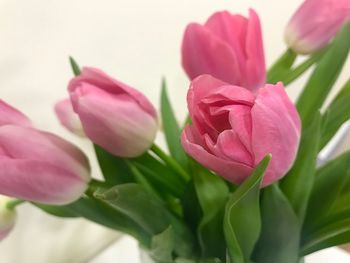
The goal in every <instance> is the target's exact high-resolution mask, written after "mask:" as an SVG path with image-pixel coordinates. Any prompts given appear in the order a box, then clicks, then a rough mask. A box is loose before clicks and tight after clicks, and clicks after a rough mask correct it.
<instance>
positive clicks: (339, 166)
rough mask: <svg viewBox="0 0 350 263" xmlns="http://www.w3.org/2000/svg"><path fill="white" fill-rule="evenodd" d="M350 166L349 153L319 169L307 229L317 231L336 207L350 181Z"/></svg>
mask: <svg viewBox="0 0 350 263" xmlns="http://www.w3.org/2000/svg"><path fill="white" fill-rule="evenodd" d="M349 164H350V152H347V153H345V154H342V155H341V156H339V157H337V158H336V159H334V160H331V161H329V162H328V163H327V164H326V165H324V166H323V167H321V168H320V169H318V171H317V173H316V179H315V184H314V187H313V189H312V194H311V196H310V201H309V205H308V209H307V210H308V211H307V216H306V219H305V220H306V221H305V227H306V229H309V230H310V229H315V227H317V225H318V224H319V223H320V222H322V219H324V218H326V217H327V216H328V215H329V213H330V212H331V210H332V207H333V206H334V205H336V202H337V199H338V197H339V195H340V194H341V192H342V190H343V188H344V186H345V183H346V181H347V179H348V178H347V175H348V174H347V173H348V171H349V168H350V167H349ZM325 193H327V194H325Z"/></svg>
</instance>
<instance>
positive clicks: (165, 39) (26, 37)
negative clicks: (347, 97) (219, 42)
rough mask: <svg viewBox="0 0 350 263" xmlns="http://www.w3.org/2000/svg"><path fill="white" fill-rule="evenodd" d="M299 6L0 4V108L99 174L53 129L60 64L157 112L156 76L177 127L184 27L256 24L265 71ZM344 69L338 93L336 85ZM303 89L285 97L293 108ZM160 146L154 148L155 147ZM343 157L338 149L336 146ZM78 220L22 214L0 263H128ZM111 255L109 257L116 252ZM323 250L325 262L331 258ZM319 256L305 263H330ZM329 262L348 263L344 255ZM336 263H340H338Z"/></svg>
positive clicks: (135, 1) (199, 1)
mask: <svg viewBox="0 0 350 263" xmlns="http://www.w3.org/2000/svg"><path fill="white" fill-rule="evenodd" d="M301 2H302V1H301V0H289V1H281V0H265V1H261V0H244V1H242V0H216V1H212V0H191V1H188V0H176V1H175V0H173V1H170V0H167V1H165V0H147V1H142V0H128V1H122V0H99V1H92V0H90V1H88V0H84V1H83V0H70V1H68V0H61V1H54V0H46V1H43V0H26V1H21V0H0V90H1V95H0V96H1V99H4V100H5V101H7V102H9V103H10V104H11V105H13V106H15V107H17V108H19V109H20V110H22V111H23V112H25V113H26V114H27V115H28V116H29V117H30V118H31V119H32V120H33V122H34V123H35V125H36V126H37V127H39V128H41V129H44V130H49V131H53V132H55V133H57V134H59V135H61V136H63V137H65V138H67V139H68V140H70V141H72V142H74V143H76V144H77V145H79V146H81V147H82V148H83V149H84V151H85V152H86V153H87V154H88V155H89V156H90V159H91V162H92V164H93V172H94V174H95V175H96V176H98V175H99V173H100V172H99V171H98V169H97V168H96V161H95V159H94V156H93V154H92V151H91V145H89V143H88V142H87V141H84V140H81V139H77V138H76V137H74V136H73V135H71V134H69V133H68V132H66V131H65V130H64V129H63V128H62V127H60V125H59V123H58V121H57V120H56V118H55V116H54V113H53V110H52V108H53V105H54V103H55V102H56V101H57V100H59V99H61V98H63V97H66V96H67V92H66V87H67V83H68V81H69V79H70V78H71V77H72V73H71V70H70V67H69V64H68V56H69V55H71V56H73V57H74V58H75V59H76V60H77V62H78V63H79V64H80V65H89V66H95V67H99V68H101V69H103V70H104V71H106V72H107V73H109V74H110V75H112V76H114V77H115V78H117V79H120V80H122V81H123V82H125V83H128V84H130V85H131V86H133V87H135V88H137V89H139V90H141V91H142V92H144V93H145V94H146V95H147V97H148V98H149V99H150V100H151V101H152V102H153V103H154V104H155V105H158V99H159V91H160V81H161V77H162V76H165V77H166V79H167V82H168V90H169V94H170V97H171V99H172V101H173V104H174V108H175V109H176V113H177V116H178V118H179V119H182V118H184V116H185V114H186V104H185V96H186V91H187V88H188V85H189V82H188V80H187V78H186V76H185V74H184V72H183V71H182V68H181V64H180V44H181V39H182V33H183V30H184V28H185V26H186V25H187V24H188V23H189V22H194V21H196V22H200V23H203V22H204V21H205V20H206V18H207V17H208V16H209V15H210V14H211V13H213V12H214V11H218V10H222V9H227V10H229V11H231V12H233V13H241V14H245V15H246V14H247V11H248V8H250V7H253V8H254V9H255V10H256V11H257V12H258V14H259V15H260V18H261V22H262V27H263V33H264V43H265V50H266V61H267V64H268V65H270V64H271V63H272V62H273V61H274V60H275V59H276V58H277V57H278V56H279V55H280V54H281V53H282V52H283V51H284V50H285V45H284V42H283V30H284V27H285V25H286V23H287V21H288V19H289V17H290V16H291V14H292V12H293V11H294V10H295V9H296V8H297V7H298V5H300V3H301ZM349 70H350V63H348V64H347V66H346V68H345V70H344V72H343V75H344V76H342V77H341V78H340V81H339V83H338V85H339V84H341V83H342V82H343V81H344V80H345V79H346V73H348V72H349ZM303 80H305V78H304V79H301V80H299V81H296V82H295V84H294V85H292V86H290V87H289V88H288V93H289V94H290V96H291V97H292V98H295V97H296V96H297V94H298V92H299V90H300V88H301V83H303ZM158 140H160V141H161V140H162V138H161V137H160V138H158ZM343 147H345V148H346V147H347V148H348V146H347V145H346V144H344V145H343ZM118 238H119V234H117V233H114V232H110V231H108V230H106V229H104V228H102V227H99V226H96V225H94V224H91V223H88V222H85V221H84V220H69V221H67V220H66V221H62V220H60V219H57V218H54V217H51V216H47V215H45V214H43V213H42V212H41V211H39V210H37V209H36V208H33V207H30V206H28V205H23V206H21V207H20V209H19V217H18V224H17V226H16V228H15V230H14V232H13V233H12V235H11V236H10V237H9V238H8V239H6V240H5V241H3V242H2V243H0V262H1V263H23V262H36V263H41V262H42V263H47V262H50V263H56V262H57V263H66V262H67V263H68V262H74V263H79V262H95V263H97V262H101V263H102V262H103V263H108V262H128V263H131V262H132V263H133V262H138V261H137V260H138V254H137V249H136V244H135V243H134V241H133V240H131V239H127V238H126V239H125V238H124V239H123V240H121V241H120V242H117V243H116V245H114V246H113V249H110V250H109V252H108V253H107V254H106V253H105V254H103V255H101V256H100V257H98V258H96V259H94V260H93V258H94V257H95V255H96V254H99V253H100V251H102V250H104V248H105V247H107V246H108V245H109V244H112V243H114V242H115V240H117V239H118ZM118 248H119V250H118ZM332 252H333V250H331V252H330V253H332ZM324 254H327V253H323V254H322V255H319V256H317V255H316V256H314V258H311V259H310V260H309V261H307V262H330V261H322V260H327V255H328V254H327V255H326V256H325V255H324ZM330 255H331V258H332V259H333V261H336V262H340V263H341V262H350V260H349V258H348V257H347V256H345V254H344V255H343V254H341V253H340V252H339V253H338V258H335V256H334V254H330ZM342 257H344V261H342Z"/></svg>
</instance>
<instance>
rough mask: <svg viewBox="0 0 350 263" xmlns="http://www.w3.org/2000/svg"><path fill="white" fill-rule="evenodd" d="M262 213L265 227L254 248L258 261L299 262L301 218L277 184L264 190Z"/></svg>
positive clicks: (270, 262)
mask: <svg viewBox="0 0 350 263" xmlns="http://www.w3.org/2000/svg"><path fill="white" fill-rule="evenodd" d="M261 213H262V216H261V217H262V227H261V235H260V238H259V241H258V243H257V245H256V248H255V250H254V259H255V262H256V263H281V262H283V263H295V262H298V259H299V241H300V225H299V221H298V218H297V217H296V215H295V213H294V211H293V208H292V207H291V205H290V203H289V202H288V199H287V198H286V197H285V196H284V194H283V193H282V191H281V190H280V189H279V187H278V185H277V184H274V185H271V186H270V187H268V188H266V189H264V190H263V196H262V203H261Z"/></svg>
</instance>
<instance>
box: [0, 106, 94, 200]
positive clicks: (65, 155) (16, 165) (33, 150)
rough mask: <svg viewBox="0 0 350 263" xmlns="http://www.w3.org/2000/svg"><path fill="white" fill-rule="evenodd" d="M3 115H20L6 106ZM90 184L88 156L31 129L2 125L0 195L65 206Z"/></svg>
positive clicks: (0, 131) (50, 135)
mask: <svg viewBox="0 0 350 263" xmlns="http://www.w3.org/2000/svg"><path fill="white" fill-rule="evenodd" d="M4 105H5V104H3V106H4ZM2 114H3V115H5V116H15V115H16V114H18V111H17V110H14V109H13V108H12V107H9V106H5V107H2ZM5 116H2V118H3V119H4V118H5V119H6V117H5ZM23 116H24V115H23ZM9 118H10V117H7V119H9ZM89 180H90V173H89V164H88V161H87V159H86V157H85V155H84V154H83V153H82V152H81V151H80V150H79V149H78V148H76V147H75V146H73V145H72V144H70V143H69V142H67V141H65V140H63V139H61V138H59V137H57V136H56V135H54V134H51V133H48V132H42V131H39V130H36V129H35V128H32V127H25V126H19V125H16V124H5V125H2V124H1V123H0V194H4V195H7V196H11V197H15V198H19V199H24V200H28V201H34V202H39V203H45V204H54V205H63V204H67V203H70V202H73V201H75V200H77V199H78V198H79V197H80V196H81V195H82V194H83V193H84V192H85V190H86V189H87V186H88V182H89Z"/></svg>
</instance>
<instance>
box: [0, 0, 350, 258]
mask: <svg viewBox="0 0 350 263" xmlns="http://www.w3.org/2000/svg"><path fill="white" fill-rule="evenodd" d="M330 12H331V13H332V15H329V13H330ZM349 16H350V1H349V0H341V1H338V0H317V1H316V0H306V1H305V3H304V4H303V5H302V6H301V7H300V8H299V9H298V10H297V12H296V13H295V14H294V16H293V17H292V19H291V20H290V22H289V24H288V26H287V28H286V33H285V39H286V42H287V45H288V48H287V50H286V52H285V53H283V55H282V56H281V57H280V58H279V59H278V60H277V61H276V63H274V64H273V65H272V66H271V67H270V69H269V70H266V67H265V55H264V48H263V36H262V31H261V25H260V20H259V17H258V15H257V14H256V12H255V11H254V10H250V11H249V16H248V17H245V16H242V15H238V14H231V13H230V12H228V11H223V12H216V13H214V14H213V15H212V16H211V17H209V18H208V20H207V21H206V22H205V23H203V24H201V23H191V24H189V25H188V26H187V27H186V29H185V32H184V36H183V42H182V47H181V51H182V52H181V54H182V65H183V68H184V71H185V73H186V74H187V75H188V77H189V82H190V84H189V89H188V94H187V107H188V117H187V118H186V121H185V122H179V121H178V120H177V117H176V113H175V112H174V111H173V109H172V106H171V103H170V99H169V97H168V95H167V87H166V83H165V80H163V82H162V91H161V104H160V113H159V114H157V111H156V109H155V107H154V106H153V105H152V104H151V102H150V101H149V100H148V99H147V98H146V97H145V96H144V95H143V94H142V93H141V92H139V91H138V90H137V89H135V88H133V87H130V86H129V85H127V84H125V83H123V82H121V81H119V80H117V79H114V78H113V77H111V76H109V75H107V74H106V73H104V72H103V71H101V70H99V69H96V68H92V67H84V68H82V69H80V67H79V66H78V64H77V63H76V62H75V61H74V60H73V59H72V58H71V59H70V62H71V66H72V69H73V72H74V75H75V76H73V78H72V79H71V80H70V81H69V84H68V94H67V98H66V99H64V100H61V101H60V102H58V103H57V104H56V105H55V112H56V115H57V117H58V119H59V121H60V123H61V124H62V125H63V126H65V127H66V128H67V129H68V130H69V131H71V132H72V133H74V134H77V135H79V136H80V137H81V138H83V139H85V140H86V139H88V140H90V141H91V142H92V144H93V145H94V150H95V153H96V157H97V159H98V162H99V165H100V168H101V171H102V173H103V178H102V179H95V178H94V176H93V175H92V176H91V175H90V168H89V162H88V160H87V158H86V157H85V155H84V154H83V153H82V151H81V150H79V149H78V148H77V147H76V146H74V145H72V144H71V143H69V142H67V141H66V140H64V139H62V138H60V137H58V136H56V135H54V134H51V133H48V132H45V131H41V130H38V129H37V128H35V127H34V126H33V125H32V123H31V122H30V120H29V119H28V118H27V117H26V116H25V115H24V114H23V113H21V112H20V111H19V110H17V109H15V108H14V107H12V106H10V105H9V104H7V103H6V102H4V101H2V100H0V194H1V195H4V196H6V197H1V199H0V240H1V239H4V238H5V237H6V236H7V235H9V234H10V231H11V229H13V227H15V215H16V214H15V210H16V207H17V206H18V205H20V204H21V203H24V202H30V203H31V204H33V205H34V206H36V207H38V208H40V209H42V210H43V211H45V212H47V213H49V214H52V215H53V216H58V217H61V218H67V217H83V218H86V219H88V220H91V221H93V222H95V223H98V224H100V225H103V226H105V227H107V228H110V229H113V230H117V231H121V232H124V233H126V234H128V235H131V236H132V237H134V238H135V239H137V240H138V242H139V244H140V247H141V248H142V249H143V250H144V251H145V252H146V253H147V254H148V256H149V258H150V259H151V260H152V261H153V262H157V263H171V262H173V263H180V262H182V263H204V262H218V263H220V262H221V263H245V262H247V263H248V262H257V263H260V262H261V263H281V262H283V263H298V262H302V260H303V258H304V257H305V256H306V255H308V254H310V253H313V252H315V251H318V250H321V249H324V248H327V247H331V246H337V245H340V244H344V243H347V242H350V152H345V153H343V154H341V155H338V156H336V157H330V156H328V157H327V159H326V160H323V162H322V165H320V164H319V163H320V162H319V160H318V159H319V156H320V155H319V153H320V151H321V150H322V149H323V148H324V147H326V146H327V145H328V147H329V142H330V141H331V139H332V138H333V137H334V136H335V134H336V133H337V131H338V130H339V128H340V127H341V126H342V125H343V124H344V123H345V122H346V121H347V120H348V119H349V118H350V106H349V105H350V104H349V101H350V80H349V81H348V82H346V83H345V84H344V85H343V87H342V88H341V89H340V91H339V92H338V94H337V95H336V96H335V97H334V98H333V99H331V100H330V103H328V104H326V105H325V101H326V99H327V98H328V95H329V93H330V91H331V90H332V88H333V86H334V83H335V82H336V80H337V78H338V76H339V74H340V72H341V70H342V68H343V65H344V63H345V61H346V59H347V55H348V52H349V49H350V24H349V23H347V21H348V19H349ZM305 54H308V55H307V56H305ZM299 55H302V56H303V57H302V58H301V59H298V60H297V58H298V56H299ZM311 66H312V70H310V71H311V74H310V76H309V78H308V79H307V81H306V82H305V84H303V85H304V87H303V90H302V91H301V93H300V95H299V98H298V99H297V101H296V102H295V103H293V102H292V101H291V100H290V99H289V97H288V95H287V93H286V89H287V88H288V85H289V84H290V83H292V82H293V81H294V80H296V79H297V78H298V77H299V76H301V75H302V74H303V73H304V72H306V71H307V70H308V69H310V68H311ZM321 109H322V110H321ZM159 123H161V126H162V131H163V132H164V135H165V139H166V144H167V149H164V150H163V149H161V148H160V147H158V146H157V145H156V144H155V142H154V140H155V137H156V134H157V131H158V130H159V128H158V126H159ZM180 123H185V124H184V125H180Z"/></svg>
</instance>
